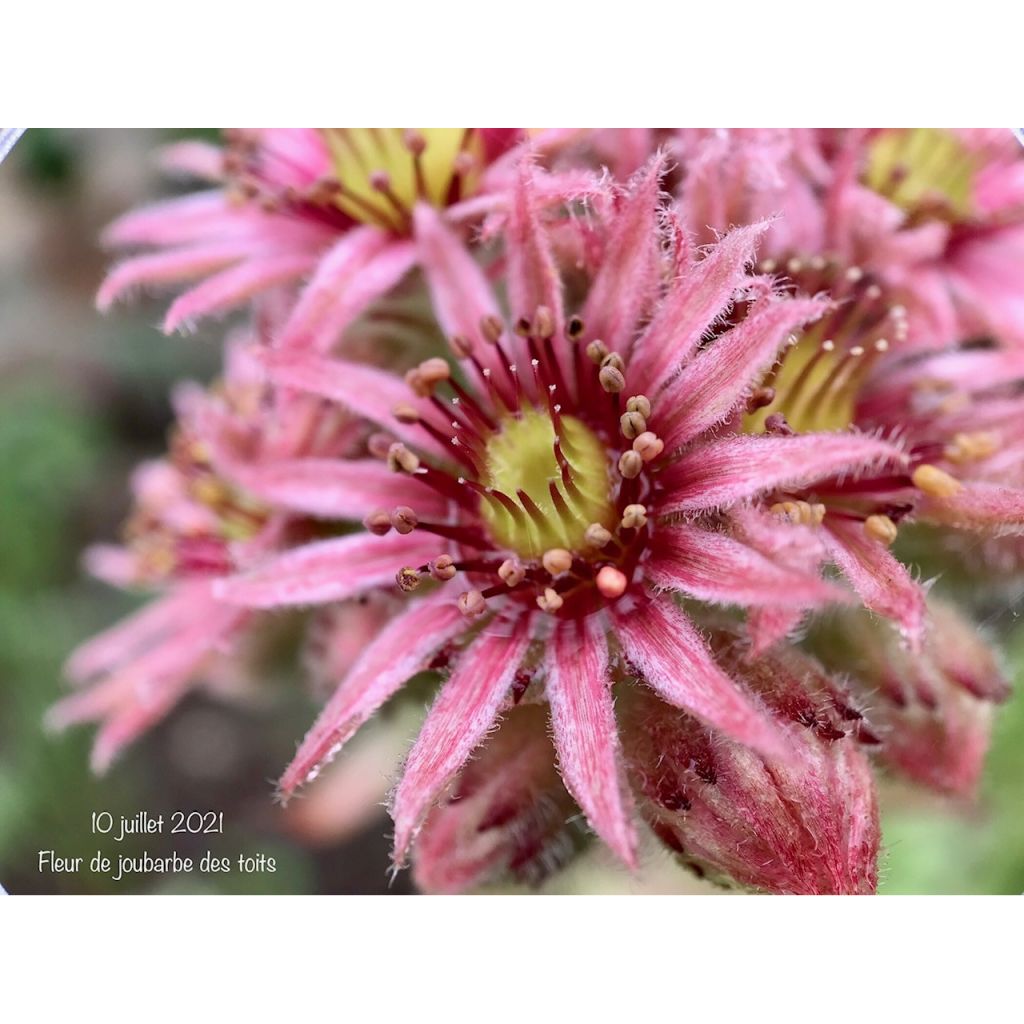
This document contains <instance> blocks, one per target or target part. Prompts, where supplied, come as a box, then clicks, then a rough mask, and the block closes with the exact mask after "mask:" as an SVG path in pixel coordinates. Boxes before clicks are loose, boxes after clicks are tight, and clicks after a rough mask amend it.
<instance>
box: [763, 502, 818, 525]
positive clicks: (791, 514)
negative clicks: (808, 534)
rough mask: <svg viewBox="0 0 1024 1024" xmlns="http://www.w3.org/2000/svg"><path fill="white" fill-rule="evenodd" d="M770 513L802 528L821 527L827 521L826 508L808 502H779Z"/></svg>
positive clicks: (772, 507)
mask: <svg viewBox="0 0 1024 1024" xmlns="http://www.w3.org/2000/svg"><path fill="white" fill-rule="evenodd" d="M769 511H771V512H774V513H775V514H776V515H779V516H782V517H783V518H784V519H786V520H788V521H789V522H791V523H797V524H799V525H801V526H820V525H821V524H822V522H824V520H825V506H824V505H822V504H820V503H817V502H816V503H815V504H813V505H812V504H811V503H810V502H808V501H779V502H776V503H775V504H774V505H772V506H771V508H770V509H769Z"/></svg>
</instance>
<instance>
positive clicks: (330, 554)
mask: <svg viewBox="0 0 1024 1024" xmlns="http://www.w3.org/2000/svg"><path fill="white" fill-rule="evenodd" d="M438 547H439V544H438V539H437V538H436V537H431V536H430V535H429V534H420V533H415V532H413V533H410V534H406V535H402V534H388V535H387V536H386V537H375V536H373V535H372V534H368V533H356V534H353V535H352V536H349V537H339V538H337V539H334V540H322V541H317V542H316V543H314V544H306V545H304V546H303V547H300V548H295V549H293V550H291V551H288V552H286V553H285V554H283V555H279V556H278V557H277V558H272V559H270V560H269V561H267V562H264V563H263V565H260V566H259V567H257V568H256V569H252V570H250V571H249V572H247V573H244V574H243V575H239V576H229V577H227V578H225V579H220V580H217V581H215V582H214V584H213V593H214V596H215V597H217V598H218V600H221V601H227V602H229V603H230V604H236V605H242V606H244V607H246V608H283V607H290V606H292V605H313V604H324V603H326V602H328V601H341V600H343V599H344V598H346V597H352V596H354V595H355V594H361V593H363V592H365V591H367V590H372V589H373V588H374V587H380V586H388V585H389V584H392V583H394V581H395V574H396V573H397V572H398V570H399V569H401V568H402V567H403V566H405V565H413V566H419V565H424V564H425V563H426V562H429V561H430V559H431V558H433V557H435V556H436V555H437V554H438Z"/></svg>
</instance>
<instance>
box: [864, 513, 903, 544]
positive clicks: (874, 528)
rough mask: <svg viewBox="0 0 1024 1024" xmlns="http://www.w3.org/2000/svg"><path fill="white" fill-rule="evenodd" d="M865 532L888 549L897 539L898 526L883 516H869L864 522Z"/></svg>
mask: <svg viewBox="0 0 1024 1024" xmlns="http://www.w3.org/2000/svg"><path fill="white" fill-rule="evenodd" d="M864 532H865V533H866V534H867V535H868V536H869V537H870V538H871V539H872V540H877V541H878V543H879V544H884V545H885V546H886V547H888V546H889V545H890V544H891V543H892V542H893V541H894V540H895V539H896V533H897V530H896V524H895V523H894V522H893V521H892V520H891V519H890V518H889V517H888V516H883V515H874V516H868V517H867V519H865V520H864Z"/></svg>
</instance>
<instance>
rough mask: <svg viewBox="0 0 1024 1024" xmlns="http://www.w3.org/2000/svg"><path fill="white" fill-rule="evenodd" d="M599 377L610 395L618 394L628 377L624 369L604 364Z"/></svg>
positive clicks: (602, 385)
mask: <svg viewBox="0 0 1024 1024" xmlns="http://www.w3.org/2000/svg"><path fill="white" fill-rule="evenodd" d="M597 379H598V380H599V381H600V382H601V387H603V388H604V389H605V391H607V392H608V393H609V394H610V395H617V394H618V393H619V392H620V391H622V389H623V388H624V387H625V386H626V378H625V377H624V376H623V374H622V371H621V370H619V369H616V367H614V366H602V367H601V371H600V373H598V375H597Z"/></svg>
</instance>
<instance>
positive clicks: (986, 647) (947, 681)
mask: <svg viewBox="0 0 1024 1024" xmlns="http://www.w3.org/2000/svg"><path fill="white" fill-rule="evenodd" d="M928 604H929V612H930V616H929V618H930V621H931V628H930V629H929V631H928V634H927V639H926V642H925V644H924V648H923V650H922V651H921V652H920V654H917V655H911V654H910V653H909V652H908V651H907V650H906V649H905V648H903V647H901V646H900V645H899V644H897V643H895V642H894V639H893V637H892V635H891V633H889V632H887V631H885V630H883V629H880V628H879V624H878V623H877V622H874V621H872V620H871V619H869V618H868V617H867V616H865V615H864V614H863V613H860V612H855V611H843V612H841V613H839V614H837V615H836V617H835V618H834V619H830V620H826V622H825V623H824V624H823V626H822V627H821V629H820V630H819V631H818V634H817V635H816V636H815V637H814V641H813V646H814V649H815V652H816V653H817V654H818V656H819V657H820V658H821V659H822V660H823V661H824V662H825V663H826V664H828V665H830V666H832V667H833V668H835V669H836V670H838V671H842V672H843V673H844V675H845V677H846V678H847V679H848V680H849V682H850V685H851V686H852V687H853V689H854V690H855V691H856V692H859V694H860V695H861V699H862V700H864V701H865V702H868V703H869V704H870V717H871V727H872V729H873V730H875V731H876V732H877V735H878V738H879V739H880V741H881V745H880V747H879V752H880V754H881V756H882V758H883V759H884V760H885V761H886V763H887V764H888V765H889V766H890V767H892V768H894V769H895V770H896V771H898V772H900V773H901V774H903V775H906V776H907V777H909V778H910V779H912V780H913V781H915V782H917V783H919V784H921V785H924V786H927V787H929V788H931V789H934V790H937V791H938V792H940V793H944V794H947V795H950V796H956V797H961V798H964V799H970V798H972V797H973V796H974V793H975V791H976V789H977V785H978V781H979V779H980V777H981V772H982V768H983V767H984V760H985V754H986V752H987V750H988V744H989V738H990V731H991V723H992V711H993V706H994V705H995V704H997V703H1000V702H1002V701H1004V700H1006V698H1007V697H1008V696H1009V694H1010V686H1009V683H1008V681H1007V679H1006V677H1005V675H1004V673H1003V671H1002V669H1001V667H1000V666H999V664H998V662H997V659H996V657H995V655H994V654H993V652H992V647H991V643H990V641H989V640H988V638H986V637H984V636H983V635H982V633H981V631H980V630H979V629H977V627H975V626H974V625H973V624H972V623H971V622H970V621H969V620H968V619H966V618H965V617H964V616H963V614H962V613H961V612H959V611H958V610H957V609H956V608H955V607H954V606H953V605H951V604H948V603H946V602H942V601H939V600H937V599H935V598H934V597H930V598H929V602H928Z"/></svg>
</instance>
